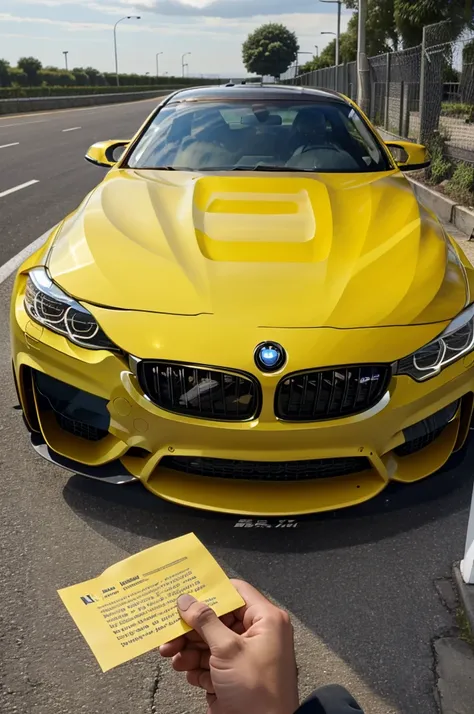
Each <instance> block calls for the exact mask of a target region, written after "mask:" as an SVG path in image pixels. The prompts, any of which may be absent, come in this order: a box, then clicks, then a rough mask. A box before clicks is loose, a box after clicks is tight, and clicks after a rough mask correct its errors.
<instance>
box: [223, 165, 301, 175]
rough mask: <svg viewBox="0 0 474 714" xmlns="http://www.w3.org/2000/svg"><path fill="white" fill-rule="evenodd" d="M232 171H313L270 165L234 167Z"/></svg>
mask: <svg viewBox="0 0 474 714" xmlns="http://www.w3.org/2000/svg"><path fill="white" fill-rule="evenodd" d="M231 170H232V171H282V172H284V171H300V172H301V171H302V172H306V173H308V172H309V173H314V171H315V169H299V168H296V167H292V166H273V165H272V164H255V166H234V168H233V169H231Z"/></svg>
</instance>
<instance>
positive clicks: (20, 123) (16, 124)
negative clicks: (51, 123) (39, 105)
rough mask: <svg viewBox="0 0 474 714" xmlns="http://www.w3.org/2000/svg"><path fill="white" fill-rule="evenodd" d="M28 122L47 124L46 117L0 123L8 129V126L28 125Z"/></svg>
mask: <svg viewBox="0 0 474 714" xmlns="http://www.w3.org/2000/svg"><path fill="white" fill-rule="evenodd" d="M26 124H46V119H38V120H37V121H17V122H15V124H2V123H0V129H6V128H7V127H8V126H26Z"/></svg>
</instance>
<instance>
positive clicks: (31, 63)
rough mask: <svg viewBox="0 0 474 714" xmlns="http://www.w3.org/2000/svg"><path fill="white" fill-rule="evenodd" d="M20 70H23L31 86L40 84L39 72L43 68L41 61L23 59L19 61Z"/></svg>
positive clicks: (31, 58)
mask: <svg viewBox="0 0 474 714" xmlns="http://www.w3.org/2000/svg"><path fill="white" fill-rule="evenodd" d="M18 68H19V69H22V70H23V72H24V73H25V74H26V76H27V77H28V82H29V84H30V85H31V86H34V85H35V84H39V80H38V72H39V71H40V69H42V68H43V65H42V64H41V62H40V61H39V59H36V57H21V58H20V59H19V60H18Z"/></svg>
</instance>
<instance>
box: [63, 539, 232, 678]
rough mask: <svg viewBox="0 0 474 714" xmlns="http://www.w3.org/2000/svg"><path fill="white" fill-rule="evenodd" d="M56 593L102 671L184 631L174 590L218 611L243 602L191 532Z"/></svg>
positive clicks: (186, 630)
mask: <svg viewBox="0 0 474 714" xmlns="http://www.w3.org/2000/svg"><path fill="white" fill-rule="evenodd" d="M58 593H59V596H60V598H61V600H62V601H63V603H64V604H65V606H66V608H67V610H68V611H69V614H70V615H71V617H72V619H73V620H74V622H75V623H76V625H77V627H78V628H79V630H80V632H81V633H82V635H83V636H84V638H85V640H86V642H87V644H88V645H89V647H90V648H91V650H92V652H93V653H94V655H95V657H96V659H97V661H98V662H99V664H100V666H101V668H102V671H103V672H107V671H108V670H109V669H112V668H113V667H116V666H117V665H119V664H122V663H123V662H128V661H129V660H131V659H133V658H134V657H138V656H139V655H141V654H143V653H144V652H149V651H150V650H152V649H154V648H155V647H158V646H159V645H162V644H164V643H165V642H169V641H170V640H173V639H174V638H175V637H179V635H182V634H183V633H185V632H189V630H190V629H191V628H190V627H188V625H186V623H185V622H183V620H182V619H181V618H180V616H179V613H178V610H177V607H176V600H177V598H178V597H179V595H182V594H185V593H189V594H191V595H194V597H195V598H196V599H198V600H201V601H203V602H207V603H208V605H209V606H210V607H212V609H213V610H214V611H215V612H216V613H217V615H219V617H220V616H221V615H225V614H226V613H228V612H231V611H232V610H236V609H237V608H239V607H241V606H242V605H243V604H244V601H243V599H242V598H241V596H240V595H239V593H238V592H237V590H236V589H235V588H234V586H233V585H232V583H231V582H230V580H229V579H228V577H227V576H226V574H225V573H224V571H223V570H222V568H221V567H220V566H219V565H218V563H217V562H216V561H215V560H214V558H213V557H212V555H211V554H210V553H209V551H208V550H207V549H206V548H205V547H204V545H203V544H202V543H201V541H199V540H198V538H196V536H195V535H194V533H188V534H187V535H184V536H181V537H180V538H175V539H174V540H170V541H168V542H166V543H160V544H159V545H155V546H153V547H152V548H147V550H143V551H142V552H141V553H137V554H136V555H132V556H131V557H130V558H126V559H125V560H122V561H120V562H119V563H116V564H115V565H112V566H111V567H110V568H107V570H105V571H104V572H103V573H102V575H99V577H97V578H93V579H92V580H86V581H85V582H83V583H79V584H78V585H72V586H71V587H68V588H63V589H62V590H58Z"/></svg>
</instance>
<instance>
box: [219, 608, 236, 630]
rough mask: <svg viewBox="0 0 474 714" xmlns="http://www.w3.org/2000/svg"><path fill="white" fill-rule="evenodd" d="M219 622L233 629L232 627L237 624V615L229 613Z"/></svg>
mask: <svg viewBox="0 0 474 714" xmlns="http://www.w3.org/2000/svg"><path fill="white" fill-rule="evenodd" d="M219 620H220V621H221V622H222V623H223V624H224V625H225V626H226V627H232V625H233V624H234V622H235V615H234V613H233V612H229V613H227V615H222V617H220V618H219Z"/></svg>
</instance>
